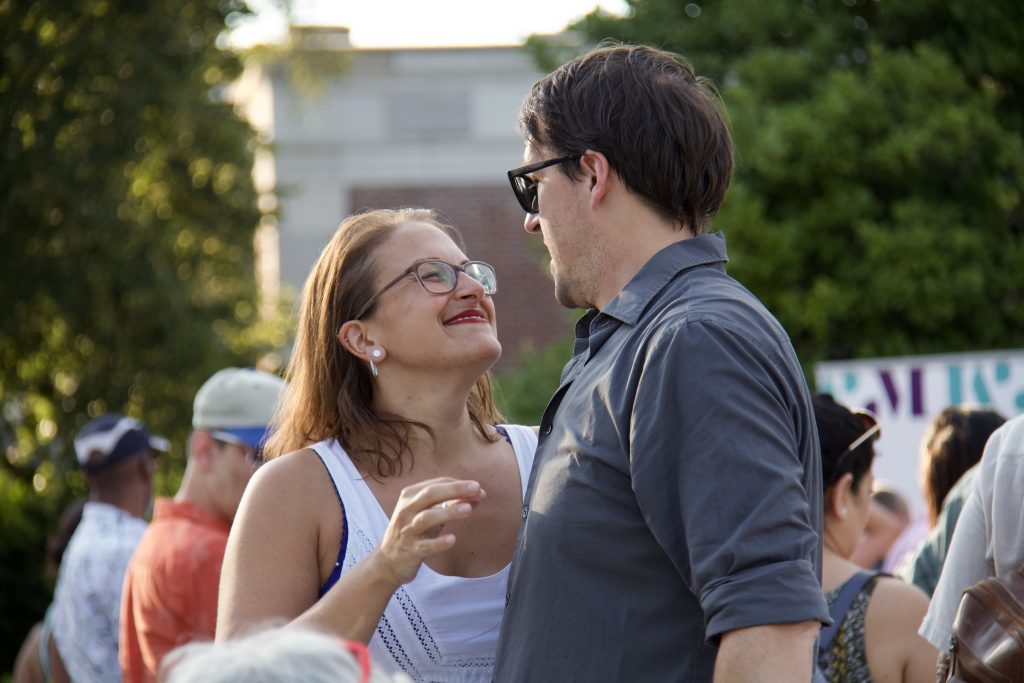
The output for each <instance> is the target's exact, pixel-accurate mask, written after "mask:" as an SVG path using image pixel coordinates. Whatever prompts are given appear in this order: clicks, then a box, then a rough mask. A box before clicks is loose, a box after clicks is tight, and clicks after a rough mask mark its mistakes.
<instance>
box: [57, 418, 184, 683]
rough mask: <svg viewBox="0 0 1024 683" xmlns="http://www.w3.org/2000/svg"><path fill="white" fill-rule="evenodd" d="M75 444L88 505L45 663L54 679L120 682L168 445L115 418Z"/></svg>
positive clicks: (68, 557)
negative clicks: (127, 591) (132, 591)
mask: <svg viewBox="0 0 1024 683" xmlns="http://www.w3.org/2000/svg"><path fill="white" fill-rule="evenodd" d="M74 446H75V456H76V458H77V460H78V464H79V466H80V467H81V469H82V472H83V474H84V475H85V480H86V483H88V485H89V500H88V502H86V504H85V507H84V508H83V510H82V519H81V522H79V524H78V527H77V528H76V529H75V533H74V535H72V537H71V540H70V541H69V542H68V545H67V549H66V550H65V552H64V556H63V558H62V559H61V565H60V571H59V572H58V578H57V585H56V588H55V590H54V597H53V603H52V605H51V606H50V609H49V610H48V616H47V619H46V620H45V622H44V625H43V628H42V634H41V639H42V640H43V641H44V643H45V645H44V647H45V650H46V652H47V653H48V657H47V658H46V659H45V660H43V661H44V662H45V663H46V664H47V665H49V666H50V667H52V669H51V673H52V674H53V675H54V677H55V678H60V677H61V675H60V673H58V672H61V673H66V675H65V676H64V678H67V676H70V680H73V681H109V680H116V679H117V677H118V676H119V675H120V667H119V664H118V653H117V644H118V633H119V623H118V619H119V612H120V607H121V589H122V585H123V582H124V575H125V571H126V569H127V567H128V562H129V560H130V558H131V556H132V553H134V552H135V549H136V546H138V544H139V541H140V540H141V539H142V536H143V534H144V533H145V531H146V522H145V520H144V519H143V518H144V517H145V515H146V513H147V511H148V510H149V505H150V501H151V500H152V496H153V471H154V467H153V456H154V451H157V450H164V451H165V450H167V440H166V439H164V438H162V437H157V436H153V435H152V434H151V433H150V431H149V429H148V428H147V427H146V425H144V424H143V423H142V422H140V421H139V420H136V419H134V418H131V417H125V416H124V415H120V414H117V413H109V414H106V415H102V416H100V417H97V418H95V419H93V420H91V421H90V422H88V423H87V424H86V425H85V426H84V427H83V428H82V429H81V430H80V431H79V432H78V433H77V434H76V435H75V438H74ZM64 669H66V672H65V671H64Z"/></svg>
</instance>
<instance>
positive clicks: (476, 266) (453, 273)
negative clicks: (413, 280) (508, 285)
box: [416, 261, 498, 295]
mask: <svg viewBox="0 0 1024 683" xmlns="http://www.w3.org/2000/svg"><path fill="white" fill-rule="evenodd" d="M459 270H461V271H462V272H464V273H465V274H466V275H468V276H470V277H471V278H473V279H474V280H476V281H477V282H479V283H480V284H481V285H483V288H484V293H485V294H488V295H490V294H494V293H495V292H497V291H498V279H497V277H496V276H495V274H494V269H493V268H491V267H490V266H489V265H487V264H486V263H480V262H479V261H470V262H469V263H467V264H466V265H464V266H462V267H460V268H458V269H456V267H455V266H452V265H451V264H448V263H445V262H444V261H424V262H423V263H421V264H420V265H419V266H417V268H416V277H417V278H418V279H419V281H420V283H421V284H422V285H423V288H424V289H426V290H427V291H428V292H431V293H433V294H447V293H448V292H450V291H452V290H453V289H455V286H456V285H457V284H458V271H459Z"/></svg>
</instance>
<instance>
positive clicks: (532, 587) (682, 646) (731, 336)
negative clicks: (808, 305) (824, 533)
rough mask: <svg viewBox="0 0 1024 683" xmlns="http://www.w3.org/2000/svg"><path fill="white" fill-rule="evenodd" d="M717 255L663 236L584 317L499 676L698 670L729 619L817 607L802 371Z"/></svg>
mask: <svg viewBox="0 0 1024 683" xmlns="http://www.w3.org/2000/svg"><path fill="white" fill-rule="evenodd" d="M725 261H726V254H725V241H724V239H723V237H722V236H721V235H719V234H714V235H700V236H697V237H695V238H693V239H689V240H685V241H681V242H678V243H675V244H673V245H671V246H669V247H666V248H665V249H663V250H662V251H660V252H659V253H658V254H656V255H655V256H654V257H653V258H652V259H651V260H650V261H649V262H648V263H647V264H646V265H645V266H644V267H643V269H642V270H641V271H640V272H639V273H638V274H637V276H636V277H635V278H634V279H633V280H632V281H631V282H630V283H629V284H628V285H627V286H626V287H625V288H624V289H623V290H622V291H621V292H620V293H619V295H618V296H617V297H616V298H615V299H614V300H612V301H611V302H610V303H609V304H608V306H607V307H606V308H605V310H603V311H597V310H591V311H589V312H588V313H587V314H586V315H585V316H584V317H583V318H582V319H581V320H580V321H579V322H578V323H577V327H576V347H575V351H574V354H573V358H572V360H571V361H570V362H569V364H568V365H567V366H566V368H565V370H564V372H563V375H562V383H561V386H560V387H559V389H558V391H557V392H556V393H555V395H554V397H553V398H552V399H551V403H550V404H549V405H548V407H547V410H546V411H545V413H544V417H543V419H542V421H541V425H540V444H539V446H538V450H537V457H536V460H535V463H534V468H533V472H532V474H531V478H530V487H529V492H528V497H527V505H526V507H524V511H523V517H524V521H523V524H522V530H521V534H520V538H519V542H518V546H517V548H516V555H515V559H514V560H513V564H512V569H511V573H510V579H509V596H508V600H507V605H506V608H505V617H504V622H503V624H502V634H501V639H500V642H499V646H498V659H497V667H496V672H495V681H497V682H499V683H508V682H520V681H616V680H619V681H658V682H661V681H710V680H711V678H712V672H713V669H714V660H715V655H716V652H717V640H718V637H719V636H720V635H722V634H723V633H726V632H728V631H732V630H735V629H740V628H744V627H748V626H757V625H763V624H776V623H793V622H800V621H807V620H818V621H828V610H827V606H826V603H825V600H824V597H823V596H822V592H821V586H820V583H819V577H820V572H821V540H820V535H821V528H822V500H821V496H822V493H821V469H820V467H821V463H820V456H819V454H818V439H817V431H816V428H815V423H814V415H813V412H812V408H811V402H810V397H809V394H808V390H807V385H806V382H805V380H804V376H803V372H802V370H801V368H800V364H799V363H798V362H797V358H796V354H795V353H794V351H793V347H792V345H791V343H790V341H789V338H788V337H787V335H786V333H785V331H784V330H783V329H782V327H781V326H780V325H779V323H778V322H777V321H776V320H775V319H774V318H773V317H772V315H771V314H770V313H769V312H768V311H767V310H766V309H765V308H764V306H763V305H761V303H760V302H759V301H758V300H757V299H756V298H755V297H754V296H753V295H752V294H751V293H750V292H748V291H747V290H746V289H744V288H743V287H742V286H741V285H740V284H739V283H737V282H736V281H735V280H733V279H732V278H730V277H729V276H728V275H726V274H725V267H724V263H725Z"/></svg>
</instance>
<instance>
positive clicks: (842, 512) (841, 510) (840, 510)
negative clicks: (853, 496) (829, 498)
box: [839, 507, 849, 517]
mask: <svg viewBox="0 0 1024 683" xmlns="http://www.w3.org/2000/svg"><path fill="white" fill-rule="evenodd" d="M847 512H849V510H847V509H846V508H845V507H841V508H839V514H840V515H842V516H843V517H845V516H846V513H847Z"/></svg>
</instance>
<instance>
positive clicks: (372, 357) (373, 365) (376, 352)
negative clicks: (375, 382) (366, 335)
mask: <svg viewBox="0 0 1024 683" xmlns="http://www.w3.org/2000/svg"><path fill="white" fill-rule="evenodd" d="M383 355H384V354H383V353H381V351H380V349H374V350H373V352H372V353H370V374H371V375H373V376H374V378H375V379H376V378H377V377H379V376H380V370H378V369H377V364H376V363H374V362H373V361H374V360H380V357H381V356H383Z"/></svg>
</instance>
